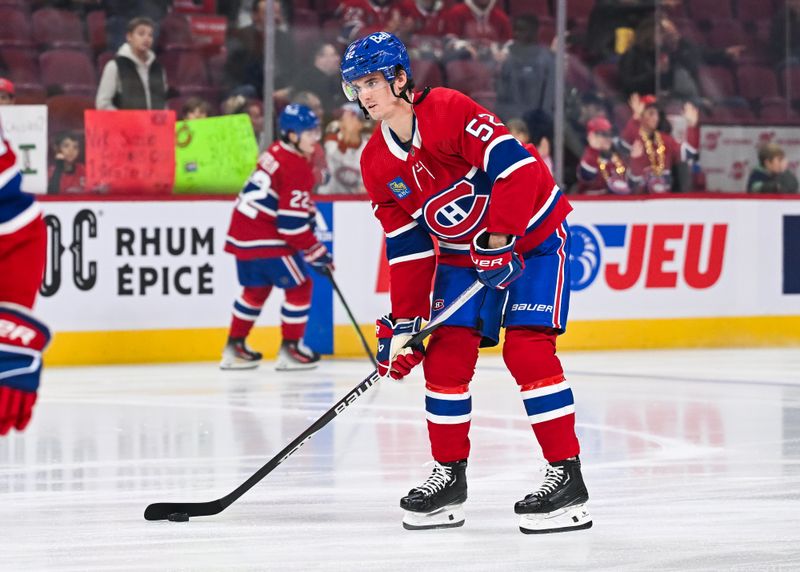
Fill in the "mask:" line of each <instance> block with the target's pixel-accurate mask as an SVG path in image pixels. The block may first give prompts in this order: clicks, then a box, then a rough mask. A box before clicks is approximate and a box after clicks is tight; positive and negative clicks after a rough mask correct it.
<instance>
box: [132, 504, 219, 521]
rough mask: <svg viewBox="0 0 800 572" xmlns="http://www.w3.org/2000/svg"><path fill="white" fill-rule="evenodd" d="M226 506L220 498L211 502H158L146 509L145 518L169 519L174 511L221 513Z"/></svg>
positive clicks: (198, 514) (204, 514)
mask: <svg viewBox="0 0 800 572" xmlns="http://www.w3.org/2000/svg"><path fill="white" fill-rule="evenodd" d="M224 508H225V507H224V506H222V503H220V502H219V501H218V500H215V501H211V502H157V503H153V504H151V505H148V507H147V508H146V509H145V510H144V518H145V520H167V517H168V516H169V515H171V514H172V513H174V512H185V513H186V514H188V515H189V517H194V516H211V515H214V514H219V513H220V512H222V511H223V510H224Z"/></svg>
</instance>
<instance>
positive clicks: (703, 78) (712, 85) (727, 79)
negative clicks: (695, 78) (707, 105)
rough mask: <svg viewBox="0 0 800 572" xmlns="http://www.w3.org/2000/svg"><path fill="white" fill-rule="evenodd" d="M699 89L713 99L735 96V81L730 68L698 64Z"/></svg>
mask: <svg viewBox="0 0 800 572" xmlns="http://www.w3.org/2000/svg"><path fill="white" fill-rule="evenodd" d="M698 74H699V76H700V89H701V90H702V92H703V95H705V96H706V97H709V98H711V99H714V100H719V99H723V98H726V97H731V96H735V95H736V94H737V91H736V83H735V81H734V78H733V73H731V70H729V69H728V68H726V67H724V66H700V68H699V70H698Z"/></svg>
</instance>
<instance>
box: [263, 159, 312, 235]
mask: <svg viewBox="0 0 800 572" xmlns="http://www.w3.org/2000/svg"><path fill="white" fill-rule="evenodd" d="M300 165H302V167H304V168H305V169H307V172H306V173H303V175H305V177H304V178H305V179H306V180H309V179H311V180H313V173H312V172H311V164H310V163H308V162H307V161H304V162H303V163H302V164H298V167H297V168H298V169H299V167H300ZM292 167H295V166H294V165H291V166H290V165H283V164H281V165H280V166H279V167H278V168H277V170H275V172H274V173H273V175H272V184H273V188H274V189H275V191H276V192H277V194H278V210H277V217H276V219H275V226H276V228H277V229H278V234H279V235H280V237H281V238H282V239H283V240H285V241H286V244H288V245H289V246H291V247H292V248H294V249H295V250H305V249H307V248H311V247H312V246H314V245H315V244H317V242H318V241H317V237H316V236H314V231H313V230H312V228H311V224H310V222H311V217H312V216H314V213H315V208H316V207H315V206H314V202H313V201H312V200H311V193H310V189H309V188H308V185H306V184H295V181H294V177H293V176H295V175H297V173H293V172H292ZM298 187H301V188H298Z"/></svg>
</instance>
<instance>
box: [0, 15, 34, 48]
mask: <svg viewBox="0 0 800 572" xmlns="http://www.w3.org/2000/svg"><path fill="white" fill-rule="evenodd" d="M0 45H4V46H32V45H33V34H32V32H31V24H30V22H29V20H28V15H27V14H26V13H25V12H24V11H23V10H21V9H20V8H16V7H13V6H0Z"/></svg>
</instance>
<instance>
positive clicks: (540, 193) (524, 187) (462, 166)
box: [361, 88, 571, 318]
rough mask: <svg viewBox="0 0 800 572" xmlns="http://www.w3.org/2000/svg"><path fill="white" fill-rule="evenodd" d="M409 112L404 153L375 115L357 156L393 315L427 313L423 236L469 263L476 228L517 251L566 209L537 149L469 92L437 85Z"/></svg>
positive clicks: (428, 274)
mask: <svg viewBox="0 0 800 572" xmlns="http://www.w3.org/2000/svg"><path fill="white" fill-rule="evenodd" d="M416 97H417V98H419V94H416ZM414 114H415V124H414V133H413V138H412V143H411V147H410V150H409V151H408V152H406V151H405V150H404V149H403V147H402V145H401V144H400V142H399V141H398V140H397V138H396V136H395V135H394V133H393V132H392V131H391V130H390V129H389V126H388V125H387V124H385V123H381V124H380V126H379V127H378V128H377V129H376V130H375V132H374V133H373V135H372V137H371V139H370V141H369V143H368V144H367V146H366V147H365V149H364V153H363V154H362V156H361V171H362V173H363V176H364V185H365V186H366V188H367V191H368V193H369V196H370V199H371V201H372V206H373V212H374V213H375V216H376V217H377V218H378V220H380V222H381V224H382V226H383V230H384V233H385V235H386V255H387V258H388V259H389V277H390V294H391V299H392V313H393V314H394V315H395V317H399V318H409V317H413V316H427V315H428V314H429V312H430V301H429V297H430V284H431V279H432V277H433V272H434V269H435V265H436V258H435V254H434V248H433V242H432V239H431V236H435V237H436V238H437V240H438V243H439V252H440V256H439V262H440V263H442V264H450V265H454V266H471V265H472V262H471V260H470V257H469V249H470V242H471V241H472V239H473V237H474V236H475V235H476V234H477V233H478V232H479V231H481V230H483V229H487V230H488V231H489V232H497V233H505V234H513V235H515V236H518V237H520V239H519V240H518V241H517V247H516V250H517V251H518V252H520V253H525V252H528V251H530V250H531V249H533V248H534V247H536V246H537V245H539V244H540V243H541V242H542V241H543V240H544V239H545V238H547V237H548V236H549V235H550V234H551V233H552V232H553V231H554V230H555V229H556V227H558V225H559V224H561V222H562V221H563V220H564V219H565V218H566V216H567V214H568V213H569V211H570V210H571V207H570V205H569V203H568V202H567V199H566V198H565V197H564V195H563V194H562V193H561V191H560V189H559V188H558V186H556V184H555V182H554V181H553V177H552V176H551V174H550V171H549V170H548V168H547V167H546V166H545V165H544V162H543V161H542V160H541V157H539V155H538V153H536V151H534V152H533V153H531V152H529V151H528V150H526V149H525V148H523V146H522V145H520V143H519V142H518V141H517V140H516V139H514V137H513V136H512V135H511V134H510V133H509V132H508V129H506V127H505V125H503V123H502V122H501V121H500V120H499V119H498V118H497V117H496V116H495V115H494V114H493V113H490V112H489V111H487V110H486V109H484V108H483V107H481V106H480V105H478V104H477V103H475V102H474V101H473V100H472V99H470V98H469V97H467V96H465V95H463V94H461V93H460V92H458V91H454V90H452V89H446V88H436V89H433V90H431V91H430V93H429V94H428V95H427V97H425V98H424V99H423V100H422V101H420V102H419V103H418V104H416V105H414Z"/></svg>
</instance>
